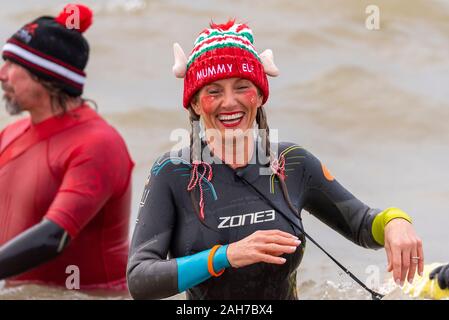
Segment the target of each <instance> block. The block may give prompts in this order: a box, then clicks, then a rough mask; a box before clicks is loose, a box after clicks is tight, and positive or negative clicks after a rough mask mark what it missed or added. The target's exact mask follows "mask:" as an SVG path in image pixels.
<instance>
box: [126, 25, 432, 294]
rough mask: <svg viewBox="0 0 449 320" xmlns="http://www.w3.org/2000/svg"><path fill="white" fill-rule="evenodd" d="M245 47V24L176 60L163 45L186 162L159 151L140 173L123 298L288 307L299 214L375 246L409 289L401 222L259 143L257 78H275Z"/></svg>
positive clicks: (410, 261)
mask: <svg viewBox="0 0 449 320" xmlns="http://www.w3.org/2000/svg"><path fill="white" fill-rule="evenodd" d="M253 42H254V39H253V34H252V31H251V29H250V28H249V27H248V26H247V25H245V24H238V23H235V22H234V21H229V22H228V23H226V24H222V25H216V24H211V26H210V28H209V29H205V30H204V31H203V32H202V33H201V34H200V35H199V37H198V38H197V40H196V41H195V44H194V48H193V50H192V52H191V54H190V56H189V58H188V59H187V58H186V57H185V55H184V53H183V51H182V49H181V48H180V46H179V45H177V44H175V46H174V53H175V65H174V68H173V71H174V73H175V75H176V76H177V77H180V78H184V101H183V104H184V107H185V108H186V109H188V111H189V113H190V121H191V126H192V133H191V143H190V147H189V151H190V152H188V153H186V152H183V151H182V150H181V151H180V154H190V158H189V159H184V158H182V157H181V156H176V155H175V156H174V155H173V154H172V153H167V154H165V155H163V156H162V157H160V158H159V159H158V160H157V161H156V163H155V164H154V166H153V168H152V170H151V176H150V178H149V179H148V181H147V184H146V186H145V190H144V197H143V198H142V202H141V205H140V210H139V216H138V220H137V224H136V227H135V230H134V235H133V240H132V244H131V249H130V257H129V260H128V268H127V277H128V285H129V290H130V293H131V294H132V296H133V297H134V298H138V299H154V298H165V297H168V296H171V295H174V294H176V293H178V292H182V291H185V290H187V297H188V298H190V299H297V292H296V269H297V267H298V266H299V264H300V262H301V260H302V257H303V253H304V250H305V232H304V228H303V225H302V220H301V216H300V213H301V211H302V209H305V210H307V211H309V212H310V213H312V214H314V215H315V216H317V217H318V218H319V219H320V220H321V221H323V222H324V223H326V224H327V225H328V226H330V227H331V228H332V229H334V230H335V231H337V232H339V233H340V234H342V235H343V236H345V237H346V238H348V239H349V240H351V241H353V242H354V243H356V244H358V245H360V246H363V247H367V248H374V249H376V248H381V247H382V246H385V248H386V249H387V256H388V259H389V263H390V267H391V268H392V269H394V275H395V279H397V280H398V281H404V279H405V278H406V277H407V278H408V279H409V280H411V279H412V278H413V276H414V274H415V271H416V269H417V263H416V262H419V270H420V271H422V257H423V254H422V244H421V241H420V240H419V238H418V237H417V236H416V235H415V232H414V229H413V227H412V225H411V223H410V221H411V219H410V218H409V217H408V215H407V214H405V213H404V212H402V211H401V210H400V209H397V208H388V209H385V210H380V209H372V208H370V207H368V206H367V205H365V204H364V203H363V202H361V201H360V200H358V199H357V198H355V197H354V196H353V195H352V194H351V193H350V192H349V191H347V190H346V189H345V188H344V187H343V186H342V185H340V184H339V183H338V182H337V180H336V179H335V178H334V177H333V176H332V175H331V173H330V171H329V170H328V169H327V168H326V167H325V166H324V164H322V163H321V162H320V161H319V160H318V159H317V158H316V157H315V156H313V155H312V154H311V153H309V152H308V151H306V150H305V149H304V148H302V147H300V146H298V145H296V144H293V143H286V142H279V143H276V144H274V143H273V144H271V143H270V137H269V127H268V123H267V119H266V115H265V111H264V107H263V105H264V104H265V103H266V102H267V100H268V95H269V86H268V79H267V75H272V76H275V75H277V74H278V70H277V68H276V66H275V64H274V62H273V56H272V53H271V51H265V52H264V53H262V54H260V55H259V54H258V53H257V50H256V49H255V47H254V45H253ZM199 121H202V123H203V126H204V132H202V130H201V128H200V124H199ZM257 128H258V129H259V131H256V130H255V129H257ZM260 130H262V131H265V133H264V134H261V132H260ZM217 132H218V135H217ZM217 137H218V138H217ZM242 145H243V148H242ZM239 153H241V154H239ZM203 154H211V155H212V156H211V161H210V162H206V161H205V160H204V158H203V157H202V155H203ZM237 159H243V160H242V161H237ZM266 159H268V161H265V160H266ZM267 172H268V174H266V173H267ZM167 257H169V259H167ZM416 257H420V260H416Z"/></svg>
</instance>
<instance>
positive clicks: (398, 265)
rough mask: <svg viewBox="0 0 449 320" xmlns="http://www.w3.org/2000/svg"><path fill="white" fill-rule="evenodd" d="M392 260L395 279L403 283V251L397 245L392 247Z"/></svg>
mask: <svg viewBox="0 0 449 320" xmlns="http://www.w3.org/2000/svg"><path fill="white" fill-rule="evenodd" d="M391 261H392V267H393V279H394V281H395V282H396V283H398V284H399V283H401V285H402V282H401V277H402V252H401V250H400V248H398V247H396V246H394V247H393V248H391Z"/></svg>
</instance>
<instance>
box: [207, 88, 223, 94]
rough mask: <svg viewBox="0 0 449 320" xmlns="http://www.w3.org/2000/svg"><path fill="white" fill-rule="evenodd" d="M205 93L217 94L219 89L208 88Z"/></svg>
mask: <svg viewBox="0 0 449 320" xmlns="http://www.w3.org/2000/svg"><path fill="white" fill-rule="evenodd" d="M207 93H208V94H219V93H220V90H218V89H210V90H207Z"/></svg>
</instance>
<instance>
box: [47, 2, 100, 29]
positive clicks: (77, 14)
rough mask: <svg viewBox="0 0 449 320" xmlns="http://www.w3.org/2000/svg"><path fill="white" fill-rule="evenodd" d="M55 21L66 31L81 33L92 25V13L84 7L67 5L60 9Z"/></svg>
mask: <svg viewBox="0 0 449 320" xmlns="http://www.w3.org/2000/svg"><path fill="white" fill-rule="evenodd" d="M55 20H56V22H58V23H59V24H61V25H63V26H64V27H66V28H67V29H75V30H77V31H79V32H81V33H83V32H84V31H86V30H87V29H88V28H89V27H90V25H91V24H92V21H93V13H92V10H91V9H90V8H89V7H86V6H85V5H82V4H68V5H66V6H65V7H64V9H62V11H61V13H60V14H59V15H58V16H57V17H56V18H55Z"/></svg>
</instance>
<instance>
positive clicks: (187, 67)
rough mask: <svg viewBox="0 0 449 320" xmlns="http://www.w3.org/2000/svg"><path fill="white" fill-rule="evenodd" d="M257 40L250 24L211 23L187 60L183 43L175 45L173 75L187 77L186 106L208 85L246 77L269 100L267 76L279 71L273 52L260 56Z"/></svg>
mask: <svg viewBox="0 0 449 320" xmlns="http://www.w3.org/2000/svg"><path fill="white" fill-rule="evenodd" d="M253 42H254V38H253V33H252V31H251V29H250V28H249V27H248V26H247V25H246V24H239V23H235V22H234V20H231V21H228V22H227V23H226V24H221V25H217V24H214V23H211V24H210V29H205V30H204V31H202V32H201V33H200V35H199V36H198V38H197V39H196V40H195V43H194V48H193V50H192V52H191V54H190V56H189V58H188V59H187V58H186V56H185V54H184V52H183V50H182V49H181V47H180V46H179V44H177V43H175V45H174V54H175V65H174V66H173V72H174V73H175V75H176V76H177V77H178V78H184V98H183V105H184V107H185V108H189V106H190V101H191V99H192V97H193V96H194V95H195V93H196V92H197V91H198V90H200V89H201V88H202V87H204V86H205V85H207V84H209V83H211V82H214V81H217V80H221V79H226V78H234V77H236V78H244V79H248V80H250V81H252V82H253V83H254V84H255V85H256V86H257V87H258V88H259V89H260V91H261V93H262V95H263V103H265V102H266V101H267V99H268V95H269V87H268V80H267V76H266V74H268V75H271V76H277V75H278V73H279V71H278V70H277V68H276V66H275V65H274V63H273V56H272V52H271V50H266V51H265V52H264V53H263V54H261V55H259V54H258V53H257V51H256V49H255V48H254V46H253Z"/></svg>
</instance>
